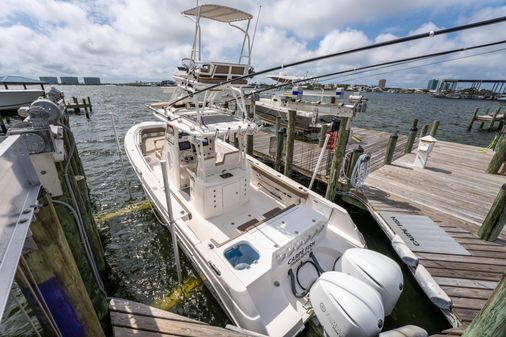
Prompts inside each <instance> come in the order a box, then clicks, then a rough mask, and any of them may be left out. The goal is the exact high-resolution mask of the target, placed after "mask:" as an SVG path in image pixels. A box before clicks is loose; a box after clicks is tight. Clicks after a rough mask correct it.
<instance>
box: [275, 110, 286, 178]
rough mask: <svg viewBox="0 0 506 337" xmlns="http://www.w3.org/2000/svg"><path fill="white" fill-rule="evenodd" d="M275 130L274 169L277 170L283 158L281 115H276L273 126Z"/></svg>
mask: <svg viewBox="0 0 506 337" xmlns="http://www.w3.org/2000/svg"><path fill="white" fill-rule="evenodd" d="M274 130H275V132H276V157H275V159H274V169H275V170H276V171H279V170H280V169H281V159H282V158H283V141H284V140H285V138H284V137H285V136H284V134H283V132H282V131H281V117H279V116H278V117H276V124H275V126H274Z"/></svg>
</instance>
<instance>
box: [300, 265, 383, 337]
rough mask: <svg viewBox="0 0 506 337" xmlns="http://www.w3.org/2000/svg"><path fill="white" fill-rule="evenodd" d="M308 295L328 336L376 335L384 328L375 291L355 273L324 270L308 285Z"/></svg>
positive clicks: (379, 301) (379, 303)
mask: <svg viewBox="0 0 506 337" xmlns="http://www.w3.org/2000/svg"><path fill="white" fill-rule="evenodd" d="M309 298H310V300H311V304H312V305H313V309H314V311H315V314H316V317H317V318H318V320H319V321H320V323H321V325H322V326H323V328H324V329H325V332H326V333H327V335H328V336H331V337H334V336H335V337H343V336H345V337H369V336H378V334H379V332H380V331H381V329H382V328H383V321H384V317H385V315H384V311H383V304H382V303H381V298H380V296H379V294H378V292H377V291H375V290H374V289H373V288H371V287H370V286H369V285H367V284H366V283H365V282H363V281H361V280H359V279H356V278H355V277H352V276H350V275H347V274H344V273H340V272H336V271H329V272H325V273H323V274H322V275H321V276H320V277H319V278H318V280H317V281H316V282H315V283H314V284H313V286H312V287H311V290H310V292H309Z"/></svg>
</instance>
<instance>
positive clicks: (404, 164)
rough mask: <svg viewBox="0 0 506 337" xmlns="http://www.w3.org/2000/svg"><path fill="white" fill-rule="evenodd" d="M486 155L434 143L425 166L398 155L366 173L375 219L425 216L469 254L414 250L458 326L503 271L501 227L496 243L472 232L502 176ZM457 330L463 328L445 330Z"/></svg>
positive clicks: (469, 148) (505, 251) (484, 298)
mask: <svg viewBox="0 0 506 337" xmlns="http://www.w3.org/2000/svg"><path fill="white" fill-rule="evenodd" d="M491 157H492V154H491V152H483V151H481V149H480V148H478V147H474V146H469V145H462V144H457V143H450V142H442V141H440V142H438V143H437V144H436V146H435V148H434V150H433V152H432V153H431V155H430V158H429V161H428V166H427V167H426V168H425V169H418V168H416V169H415V168H413V167H412V166H411V164H412V163H413V162H414V160H415V154H414V153H411V154H407V155H404V156H402V157H401V158H399V159H397V160H396V161H394V162H393V163H392V165H386V166H383V167H381V168H379V169H378V170H376V171H374V172H373V173H371V174H370V175H369V177H368V178H367V180H366V188H365V192H364V195H363V196H365V197H366V198H367V201H368V203H369V205H370V206H371V207H372V209H373V210H374V211H375V214H374V216H375V217H376V218H378V217H380V218H381V212H395V213H403V214H411V215H426V216H429V217H430V218H431V219H432V220H433V221H434V222H435V223H437V224H438V225H439V226H440V227H441V228H442V229H444V231H446V233H448V234H449V235H450V236H451V237H453V238H454V239H455V240H456V241H457V242H458V243H460V244H461V245H462V246H463V247H464V248H466V249H467V250H468V251H469V252H470V253H471V255H470V256H464V255H452V254H439V253H416V255H417V256H418V258H419V261H420V264H422V265H423V266H425V267H426V268H427V270H428V271H429V272H430V273H431V275H432V276H433V278H434V280H435V281H436V282H437V283H438V284H439V285H440V286H441V288H442V289H443V290H444V291H445V292H446V293H447V294H448V295H449V296H450V298H451V299H452V302H453V310H452V312H453V314H455V316H456V317H457V318H458V319H459V321H460V322H461V323H462V324H463V325H464V326H466V325H468V324H469V323H470V322H471V321H472V320H473V319H474V318H475V317H476V315H477V314H478V312H479V311H480V310H481V309H482V308H483V306H484V305H485V303H486V301H487V299H488V298H489V297H490V295H491V293H492V291H493V290H494V288H495V287H496V286H497V283H498V281H499V280H500V279H501V277H502V276H503V274H504V273H505V271H506V259H505V257H506V247H505V245H504V243H505V242H506V241H505V240H504V239H506V236H505V235H504V231H503V232H502V235H500V238H499V239H498V240H497V241H496V243H493V242H488V241H483V240H480V239H479V238H478V236H477V232H478V229H479V226H480V225H481V223H482V222H483V220H484V218H485V216H486V214H487V212H488V210H489V209H490V206H491V205H492V203H493V201H494V199H495V197H496V195H497V193H498V191H499V190H500V189H501V186H502V184H503V183H504V182H505V180H506V179H505V176H504V175H493V174H486V173H485V170H486V168H487V165H488V163H489V162H490V159H491ZM379 220H380V221H381V220H383V223H385V222H384V220H385V219H379ZM459 332H460V333H462V332H463V329H462V328H459V329H453V330H451V333H452V334H458V333H459Z"/></svg>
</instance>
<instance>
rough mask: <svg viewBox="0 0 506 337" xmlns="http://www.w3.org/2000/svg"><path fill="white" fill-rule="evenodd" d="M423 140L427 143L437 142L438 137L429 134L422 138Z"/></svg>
mask: <svg viewBox="0 0 506 337" xmlns="http://www.w3.org/2000/svg"><path fill="white" fill-rule="evenodd" d="M420 140H421V141H424V142H426V143H435V142H437V139H436V138H434V137H432V136H431V135H427V136H425V137H422V138H420Z"/></svg>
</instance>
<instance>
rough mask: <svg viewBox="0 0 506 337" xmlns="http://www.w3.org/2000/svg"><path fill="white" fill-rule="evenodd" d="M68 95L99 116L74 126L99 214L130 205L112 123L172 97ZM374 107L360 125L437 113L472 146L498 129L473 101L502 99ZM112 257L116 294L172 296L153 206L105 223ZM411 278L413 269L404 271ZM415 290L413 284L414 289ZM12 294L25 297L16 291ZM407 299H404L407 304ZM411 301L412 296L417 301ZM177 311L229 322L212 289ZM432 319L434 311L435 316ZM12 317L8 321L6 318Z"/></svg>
mask: <svg viewBox="0 0 506 337" xmlns="http://www.w3.org/2000/svg"><path fill="white" fill-rule="evenodd" d="M60 89H62V90H64V92H65V95H66V96H67V97H71V96H77V97H80V98H82V97H86V96H90V97H91V100H92V103H93V110H94V114H93V115H92V118H91V119H90V120H87V119H86V118H85V117H84V116H72V118H71V125H72V130H73V131H74V134H75V137H76V140H77V147H78V149H79V152H80V155H81V159H82V161H83V165H84V168H85V171H86V175H87V179H88V184H89V186H90V188H91V193H92V198H93V200H94V203H95V208H96V212H97V213H103V212H109V211H112V210H116V209H119V208H122V207H124V206H125V205H127V204H128V203H129V202H131V201H130V200H129V197H128V193H127V190H126V188H125V182H124V178H123V175H122V172H121V162H120V160H119V157H118V150H117V147H116V143H115V138H114V133H113V129H112V123H111V115H114V118H115V121H116V126H117V131H118V134H119V138H120V142H121V143H122V142H123V135H124V134H125V133H126V131H127V130H128V129H129V128H130V127H131V126H132V125H134V124H136V123H139V122H142V121H148V120H155V119H154V117H153V116H152V115H151V113H150V112H149V111H148V110H147V108H145V107H144V104H145V103H148V102H155V101H159V100H166V99H167V98H168V94H165V93H164V92H163V91H162V89H160V88H151V87H147V88H142V87H141V88H137V87H116V86H96V87H95V86H86V87H85V86H65V87H61V88H60ZM367 97H369V106H368V111H367V112H366V113H363V114H359V115H358V116H357V117H356V118H355V119H354V121H353V124H354V125H355V126H359V127H364V128H370V129H377V130H383V131H388V132H394V131H399V132H401V133H407V132H408V130H409V127H410V123H411V121H412V119H413V118H418V119H419V120H420V122H419V128H421V126H422V125H423V124H425V123H431V122H432V121H433V120H435V119H439V120H440V121H441V125H440V127H439V131H438V135H437V138H438V139H441V140H448V141H456V142H461V143H466V144H472V145H479V146H486V145H488V144H489V143H490V142H491V140H492V138H493V134H492V133H486V132H480V131H477V130H476V129H474V130H473V131H472V132H471V133H467V132H466V126H467V123H468V121H469V119H470V117H471V114H472V112H473V110H474V108H475V107H478V106H479V107H480V108H481V110H482V111H484V110H485V109H486V108H491V109H492V108H496V107H497V103H495V102H487V101H470V100H445V99H436V98H432V97H430V96H428V95H403V94H379V93H369V94H367ZM123 159H124V160H125V162H124V165H125V167H126V168H127V178H128V180H129V182H130V186H131V192H132V196H133V200H132V201H133V202H136V201H141V200H143V199H145V195H144V192H143V190H142V187H141V186H140V184H139V181H138V180H137V178H136V176H135V175H134V172H133V171H132V170H131V169H130V166H129V164H128V163H127V162H126V158H125V157H124V158H123ZM352 216H353V217H354V218H355V221H356V222H357V223H358V224H359V225H360V227H361V230H362V231H363V232H364V234H365V236H366V238H367V240H368V245H369V246H370V247H371V248H372V249H375V250H380V251H382V252H388V248H382V247H381V245H380V244H378V241H380V242H383V241H382V240H383V238H381V239H380V240H376V238H378V237H381V236H382V233H379V232H378V231H377V230H375V229H374V228H376V229H377V226H376V225H375V223H374V220H372V218H370V217H368V216H367V214H362V213H360V212H355V211H353V213H352ZM100 231H101V234H102V238H103V241H104V248H105V251H106V258H107V262H108V264H109V266H110V269H111V272H110V273H109V277H110V278H109V280H108V291H109V294H110V295H111V296H116V297H122V298H126V299H130V300H133V301H138V302H142V303H145V304H152V303H153V302H155V301H156V300H159V299H160V298H163V297H164V296H166V295H167V294H170V293H171V292H172V290H173V289H174V285H175V284H176V275H175V271H174V261H173V257H172V254H171V252H172V246H171V242H170V235H169V233H168V231H167V230H166V229H165V228H164V227H163V226H161V225H160V224H159V223H158V221H157V219H156V217H155V216H154V215H153V212H151V210H146V211H141V212H136V213H130V214H128V215H125V216H122V217H118V218H115V219H113V220H111V221H109V222H108V223H105V224H102V225H101V227H100ZM182 263H183V269H184V272H183V273H184V277H185V278H191V277H196V275H195V272H194V271H193V270H192V268H191V265H190V263H189V261H188V260H187V259H185V258H184V256H183V259H182ZM406 276H407V277H409V275H406ZM416 291H417V290H416V289H414V290H413V292H416ZM13 293H14V294H13V295H17V297H20V295H19V293H18V292H16V291H14V292H13ZM409 300H410V298H409V297H405V299H404V300H403V301H406V302H407V303H408V305H409ZM411 303H412V302H411ZM8 310H9V314H8V315H6V316H9V317H10V318H8V319H4V322H3V323H4V324H3V325H1V326H0V335H2V336H4V335H5V336H30V335H33V333H32V332H31V328H30V326H29V325H28V323H27V321H26V319H25V318H24V317H23V316H22V315H21V314H20V313H19V312H18V310H17V308H16V306H15V305H14V302H13V301H12V300H11V302H10V305H9V309H8ZM172 310H173V311H176V312H178V313H181V314H184V315H186V316H189V317H192V318H196V319H199V320H202V321H205V322H208V323H210V324H214V325H222V326H223V325H225V324H226V323H228V319H227V317H226V315H225V313H224V312H223V311H222V310H221V308H220V307H219V305H218V304H217V302H216V301H215V300H214V298H213V297H212V296H211V294H210V293H209V291H208V290H207V289H206V288H205V287H203V286H198V287H197V288H196V289H194V290H193V291H192V292H191V294H190V295H189V296H187V297H186V298H185V299H184V300H183V301H181V302H180V303H179V304H178V305H177V306H175V307H174V308H173V309H172ZM397 316H402V317H398V318H399V321H401V322H417V321H422V322H423V321H426V320H427V317H425V318H423V317H416V316H417V315H414V314H410V313H409V312H405V313H404V314H402V313H397ZM429 320H430V317H429ZM6 321H7V322H6ZM307 334H310V333H309V332H308V333H307Z"/></svg>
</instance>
